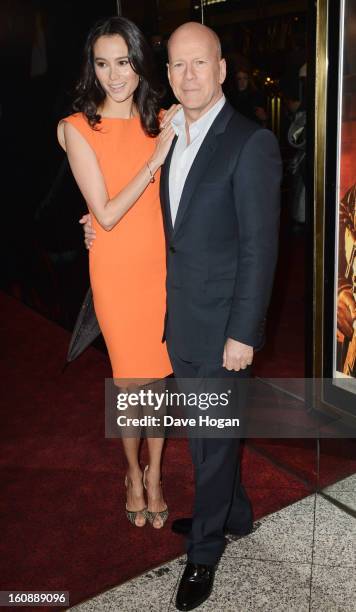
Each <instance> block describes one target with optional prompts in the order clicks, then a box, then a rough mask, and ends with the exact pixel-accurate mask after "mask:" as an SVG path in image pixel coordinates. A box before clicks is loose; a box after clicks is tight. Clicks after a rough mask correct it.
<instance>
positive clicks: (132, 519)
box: [125, 474, 147, 527]
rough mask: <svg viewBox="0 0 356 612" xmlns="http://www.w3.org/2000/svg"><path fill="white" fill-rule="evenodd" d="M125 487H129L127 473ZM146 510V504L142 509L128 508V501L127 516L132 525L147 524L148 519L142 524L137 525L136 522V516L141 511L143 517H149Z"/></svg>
mask: <svg viewBox="0 0 356 612" xmlns="http://www.w3.org/2000/svg"><path fill="white" fill-rule="evenodd" d="M125 487H126V489H127V487H128V478H127V474H126V476H125ZM146 510H147V506H145V507H144V508H143V509H142V510H128V509H127V502H126V508H125V512H126V516H127V518H128V520H129V521H130V523H131V525H133V526H134V527H144V526H145V525H146V520H145V522H144V523H143V524H142V525H137V523H136V518H137V515H138V514H139V513H141V514H142V515H143V517H144V518H145V519H147V517H146Z"/></svg>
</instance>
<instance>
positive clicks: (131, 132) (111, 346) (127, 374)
mask: <svg viewBox="0 0 356 612" xmlns="http://www.w3.org/2000/svg"><path fill="white" fill-rule="evenodd" d="M65 121H68V122H69V123H71V124H72V125H73V126H74V127H75V128H76V129H77V130H78V131H79V132H80V133H81V134H82V136H83V137H84V138H85V139H86V140H87V142H88V143H89V145H90V146H91V147H92V149H93V150H94V152H95V154H96V157H97V160H98V163H99V166H100V168H101V171H102V174H103V177H104V180H105V184H106V188H107V191H108V194H109V197H110V198H112V197H113V196H115V195H116V194H117V193H118V192H119V191H120V190H121V189H123V188H124V187H125V186H126V185H127V183H128V182H129V181H130V180H131V179H132V178H133V177H134V176H135V174H137V173H138V171H139V170H140V169H141V168H142V166H143V165H144V163H145V162H146V161H147V160H148V159H149V157H150V156H151V155H152V153H153V151H154V148H155V139H154V138H150V137H149V136H147V135H146V134H145V133H144V131H143V129H142V127H141V123H140V119H139V117H133V118H132V119H117V118H105V117H103V118H102V120H101V123H100V124H97V126H96V127H97V128H98V129H97V130H93V129H92V128H91V127H90V125H89V124H88V122H87V120H86V117H85V116H84V115H83V114H82V113H76V114H74V115H70V116H69V117H67V118H66V119H65ZM92 218H93V226H94V228H95V231H96V239H95V241H94V244H93V246H92V247H91V250H90V251H89V272H90V282H91V286H92V290H93V297H94V306H95V312H96V316H97V319H98V322H99V325H100V328H101V331H102V333H103V336H104V339H105V342H106V346H107V348H108V352H109V357H110V361H111V366H112V370H113V377H114V378H125V379H126V378H164V377H165V376H168V375H169V374H170V373H171V372H172V367H171V364H170V361H169V357H168V353H167V349H166V345H165V343H162V334H163V324H164V315H165V309H166V291H165V279H166V254H165V239H164V230H163V220H162V212H161V206H160V200H159V173H157V174H156V180H155V182H154V183H150V184H149V185H148V187H147V189H146V190H145V191H144V192H143V194H142V195H141V197H140V198H139V199H138V200H137V202H136V203H135V204H134V205H133V206H132V208H130V210H129V211H128V212H127V213H126V214H125V215H124V216H123V217H122V218H121V219H120V221H119V222H118V223H117V225H116V226H115V227H114V228H113V229H112V230H111V231H110V232H106V231H105V230H104V229H102V227H101V226H100V225H99V223H98V222H97V220H96V219H95V217H94V216H93V215H92Z"/></svg>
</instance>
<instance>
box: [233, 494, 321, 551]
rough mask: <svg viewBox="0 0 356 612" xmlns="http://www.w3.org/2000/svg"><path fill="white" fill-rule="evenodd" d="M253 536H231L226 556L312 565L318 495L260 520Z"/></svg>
mask: <svg viewBox="0 0 356 612" xmlns="http://www.w3.org/2000/svg"><path fill="white" fill-rule="evenodd" d="M258 524H259V526H258V528H257V529H256V531H254V532H253V533H252V534H250V535H249V536H246V537H244V538H240V539H236V540H235V541H234V538H233V537H228V541H229V544H228V545H227V547H226V550H225V555H226V556H228V557H238V558H242V559H259V560H260V561H267V560H268V561H290V562H294V563H296V562H298V563H311V560H312V548H313V526H314V495H310V496H309V497H306V498H304V499H302V500H300V501H298V502H296V503H295V504H291V505H290V506H287V507H286V508H283V509H282V510H279V511H278V512H275V513H274V514H270V515H269V516H267V517H265V518H263V519H262V520H261V521H258Z"/></svg>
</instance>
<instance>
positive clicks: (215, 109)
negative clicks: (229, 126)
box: [171, 95, 226, 143]
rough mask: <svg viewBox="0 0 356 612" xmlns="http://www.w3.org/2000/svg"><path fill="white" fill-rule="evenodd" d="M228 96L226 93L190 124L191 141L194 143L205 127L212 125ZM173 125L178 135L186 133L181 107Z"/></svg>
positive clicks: (173, 120)
mask: <svg viewBox="0 0 356 612" xmlns="http://www.w3.org/2000/svg"><path fill="white" fill-rule="evenodd" d="M225 102H226V98H225V96H224V95H222V96H221V98H219V100H218V101H217V102H216V103H215V104H214V106H212V107H211V108H210V109H209V110H208V111H207V112H206V113H204V115H202V116H201V117H199V119H197V121H194V123H191V124H190V126H189V133H190V142H191V143H192V142H193V140H195V139H196V138H197V137H198V136H199V135H200V134H201V133H202V132H203V130H204V128H206V127H208V126H210V125H211V124H212V123H213V121H214V119H215V117H216V116H217V115H218V114H219V112H220V110H221V109H222V107H223V106H224V104H225ZM171 123H172V127H173V129H174V131H175V133H176V135H177V136H180V135H185V115H184V111H183V109H182V108H181V109H180V110H179V111H178V112H177V113H176V114H175V115H174V117H173V119H172V121H171Z"/></svg>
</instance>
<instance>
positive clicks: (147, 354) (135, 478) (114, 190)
mask: <svg viewBox="0 0 356 612" xmlns="http://www.w3.org/2000/svg"><path fill="white" fill-rule="evenodd" d="M77 91H78V97H77V99H76V101H75V105H74V110H75V111H77V112H76V113H75V114H73V115H71V116H69V117H67V118H66V119H64V120H62V121H61V122H60V123H59V125H58V139H59V142H60V144H61V146H62V147H63V148H64V149H65V151H66V152H67V155H68V160H69V163H70V166H71V169H72V172H73V175H74V178H75V180H76V182H77V184H78V186H79V188H80V190H81V192H82V194H83V197H84V198H85V200H86V202H87V205H88V209H89V211H90V213H92V220H93V226H94V229H95V230H96V236H97V237H96V241H95V245H94V247H93V248H92V249H91V250H90V254H89V271H90V280H91V286H92V290H93V296H94V305H95V311H96V315H97V318H98V321H99V324H100V327H101V330H102V333H103V336H104V339H105V342H106V345H107V348H108V353H109V357H110V361H111V365H112V369H113V377H114V378H115V379H119V382H118V384H119V385H120V386H125V384H127V383H124V382H123V381H124V380H125V379H133V378H134V379H151V380H152V379H153V380H157V379H163V378H164V377H166V376H167V375H169V374H170V373H171V371H172V368H171V364H170V361H169V358H168V354H167V350H166V346H165V344H162V342H161V338H162V331H163V321H164V313H165V243H164V232H163V221H162V216H161V207H160V201H159V176H158V170H159V168H160V166H161V165H162V164H163V162H164V160H165V157H166V155H167V153H168V151H169V149H170V145H171V143H172V140H173V137H174V132H173V129H172V127H171V124H170V118H171V116H172V115H173V114H174V112H175V110H176V108H173V107H172V109H170V111H169V112H168V113H166V115H165V116H164V119H163V121H162V123H161V125H160V123H159V117H158V113H159V95H158V93H157V92H158V89H157V88H156V87H155V82H154V79H153V64H152V60H151V52H150V48H149V47H148V44H147V43H146V41H145V39H144V37H143V35H142V33H141V32H140V30H139V29H138V28H137V27H136V26H135V25H134V24H133V23H132V22H130V21H129V20H127V19H125V18H122V17H111V18H110V19H107V20H105V21H101V22H100V23H98V24H97V25H95V26H94V27H93V29H92V30H91V31H90V33H89V35H88V39H87V42H86V46H85V62H84V67H83V73H82V77H81V80H80V82H79V84H78V87H77ZM147 443H148V451H149V457H150V460H149V466H146V468H145V471H144V475H143V474H142V471H141V467H140V464H139V458H138V454H139V445H140V439H139V438H137V437H136V438H132V437H131V438H127V437H126V438H123V445H124V450H125V455H126V458H127V462H128V470H127V474H126V478H125V484H126V489H127V503H126V513H127V517H128V519H129V520H130V522H131V523H132V524H133V525H136V526H137V527H143V526H144V525H145V523H146V520H149V522H151V523H152V525H153V526H154V527H155V528H161V527H163V525H164V522H165V521H166V519H167V516H168V510H167V506H166V504H165V502H164V499H163V494H162V489H161V482H160V466H161V456H162V448H163V443H164V440H163V438H162V437H160V438H148V439H147ZM144 486H145V488H146V489H147V496H148V504H147V507H146V504H145V499H144Z"/></svg>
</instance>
